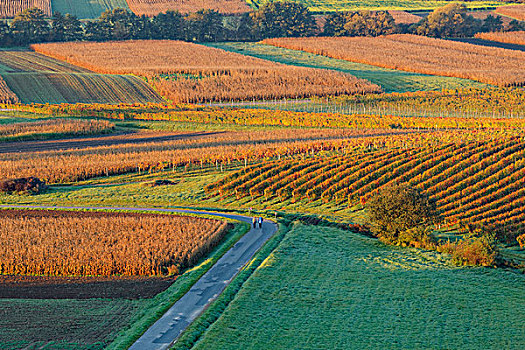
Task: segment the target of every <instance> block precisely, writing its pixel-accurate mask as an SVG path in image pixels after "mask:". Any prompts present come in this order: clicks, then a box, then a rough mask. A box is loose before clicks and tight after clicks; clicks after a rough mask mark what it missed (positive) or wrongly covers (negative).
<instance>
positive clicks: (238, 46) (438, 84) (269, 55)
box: [210, 42, 486, 92]
mask: <svg viewBox="0 0 525 350" xmlns="http://www.w3.org/2000/svg"><path fill="white" fill-rule="evenodd" d="M210 46H214V47H218V48H221V49H223V50H227V51H233V52H238V53H241V54H245V55H249V56H255V57H259V58H262V59H267V60H270V61H275V62H280V63H284V64H292V65H297V66H303V67H312V68H324V69H332V70H337V71H341V72H344V73H349V74H352V75H354V76H356V77H358V78H361V79H366V80H369V81H371V82H372V83H375V84H378V85H380V86H381V87H382V88H383V89H384V90H385V92H407V91H426V90H442V89H462V88H470V87H483V86H486V85H485V84H482V83H478V82H476V81H473V80H468V79H459V78H451V77H441V76H434V75H425V74H418V73H409V72H403V71H398V70H392V69H385V68H380V67H376V66H371V65H367V64H362V63H354V62H349V61H345V60H338V59H334V58H329V57H325V56H321V55H315V54H311V53H308V52H303V51H298V50H290V49H283V48H278V47H274V46H270V45H263V44H258V43H239V42H237V43H219V44H210Z"/></svg>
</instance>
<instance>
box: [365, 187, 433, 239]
mask: <svg viewBox="0 0 525 350" xmlns="http://www.w3.org/2000/svg"><path fill="white" fill-rule="evenodd" d="M368 212H369V218H370V223H371V224H372V233H373V234H374V235H375V236H376V237H378V238H379V239H380V240H381V241H383V242H385V243H387V244H395V245H402V246H413V247H419V248H434V247H435V239H434V237H433V235H432V231H431V230H430V229H429V226H431V225H433V224H436V223H438V222H439V221H440V216H439V214H438V212H437V209H436V204H435V203H434V202H432V201H430V199H429V197H428V196H427V195H424V194H423V193H422V192H421V191H420V190H419V189H417V188H414V187H411V186H409V185H407V184H401V185H399V184H394V185H391V186H389V187H386V188H384V189H382V190H381V191H380V192H379V193H377V194H376V195H375V196H374V197H372V199H371V200H370V201H369V202H368Z"/></svg>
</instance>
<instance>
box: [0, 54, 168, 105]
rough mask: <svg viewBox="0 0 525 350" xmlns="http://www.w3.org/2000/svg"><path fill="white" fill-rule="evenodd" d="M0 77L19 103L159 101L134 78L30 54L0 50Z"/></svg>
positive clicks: (153, 93) (147, 88)
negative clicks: (98, 72)
mask: <svg viewBox="0 0 525 350" xmlns="http://www.w3.org/2000/svg"><path fill="white" fill-rule="evenodd" d="M0 76H1V77H2V78H3V79H4V80H5V82H6V83H7V86H8V87H9V89H11V90H12V91H13V92H14V93H15V95H16V96H17V97H18V99H19V100H20V102H22V103H140V102H142V103H146V102H160V101H161V98H160V97H159V96H158V95H157V93H156V92H155V91H154V90H153V89H152V88H151V87H150V86H149V85H147V84H146V83H145V82H144V81H142V80H141V79H139V78H137V77H134V76H130V75H109V74H96V73H93V72H91V71H89V70H87V69H84V68H80V67H76V66H73V65H71V64H68V63H65V62H62V61H58V60H55V59H53V58H49V57H46V56H44V55H41V54H38V53H35V52H32V51H17V50H11V51H0Z"/></svg>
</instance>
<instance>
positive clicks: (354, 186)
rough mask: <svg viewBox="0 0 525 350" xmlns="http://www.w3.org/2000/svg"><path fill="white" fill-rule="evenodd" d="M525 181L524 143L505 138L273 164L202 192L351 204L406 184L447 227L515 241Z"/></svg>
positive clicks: (523, 214)
mask: <svg viewBox="0 0 525 350" xmlns="http://www.w3.org/2000/svg"><path fill="white" fill-rule="evenodd" d="M442 141H444V140H442ZM376 146H377V144H376ZM524 179H525V141H523V138H522V137H503V136H502V137H499V138H494V139H493V140H486V141H478V142H461V141H459V139H458V140H457V141H454V140H453V139H449V142H442V143H438V144H430V143H429V144H427V145H425V144H424V143H420V145H419V146H410V145H408V144H406V145H405V146H401V147H399V148H391V147H387V148H383V147H379V148H378V149H377V150H376V151H373V152H363V151H362V150H361V151H357V152H356V150H354V151H352V152H350V153H347V154H339V155H334V156H330V157H313V158H310V159H303V160H298V159H292V160H286V161H282V160H281V161H278V160H277V161H273V162H267V163H263V165H262V166H259V167H254V168H250V169H243V170H240V171H238V172H236V173H234V174H232V175H229V176H228V177H226V178H225V179H223V180H220V181H219V182H217V183H215V184H212V185H209V186H208V187H207V188H206V190H207V191H209V192H210V193H216V194H219V195H221V196H230V195H231V196H236V197H237V198H242V197H245V196H251V197H264V198H267V199H270V198H273V197H277V198H280V199H281V200H291V201H298V200H308V201H315V200H320V201H322V202H326V203H332V204H335V205H354V204H356V203H361V204H364V203H366V202H367V201H368V200H369V199H370V198H371V196H373V195H374V194H375V193H376V192H377V191H379V190H381V189H382V188H384V187H385V186H389V185H391V184H395V183H407V184H409V185H411V186H415V187H416V188H418V189H420V190H421V191H423V193H425V194H427V195H428V196H430V199H431V200H433V201H435V202H436V204H437V207H438V209H439V210H440V211H441V213H443V216H444V218H445V219H446V222H447V223H448V224H451V225H455V224H460V226H462V227H466V225H467V224H470V225H479V226H484V227H487V228H489V229H490V230H491V231H493V232H496V233H497V234H498V236H499V238H500V239H503V240H506V241H511V242H512V241H514V240H515V239H516V237H517V236H518V235H520V234H523V233H525V224H524V223H525V190H524V187H525V184H524V183H523V182H524V181H525V180H524Z"/></svg>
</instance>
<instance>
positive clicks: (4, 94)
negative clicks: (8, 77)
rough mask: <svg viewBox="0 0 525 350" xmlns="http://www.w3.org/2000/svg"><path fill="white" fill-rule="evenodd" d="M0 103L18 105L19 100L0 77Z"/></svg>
mask: <svg viewBox="0 0 525 350" xmlns="http://www.w3.org/2000/svg"><path fill="white" fill-rule="evenodd" d="M0 102H1V103H18V102H20V100H19V99H18V97H17V96H16V95H15V93H14V92H13V91H11V89H9V87H8V86H7V84H6V82H5V80H4V79H2V77H1V76H0Z"/></svg>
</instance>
